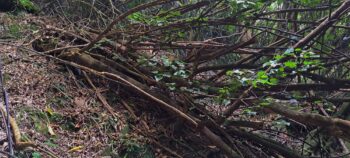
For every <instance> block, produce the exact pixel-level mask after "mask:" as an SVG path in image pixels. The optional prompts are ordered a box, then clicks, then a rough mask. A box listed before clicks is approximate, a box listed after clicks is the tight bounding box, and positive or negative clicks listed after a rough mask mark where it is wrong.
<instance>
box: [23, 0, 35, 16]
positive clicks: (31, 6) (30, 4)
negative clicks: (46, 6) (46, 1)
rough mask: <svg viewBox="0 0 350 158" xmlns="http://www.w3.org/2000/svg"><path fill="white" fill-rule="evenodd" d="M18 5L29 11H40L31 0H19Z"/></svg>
mask: <svg viewBox="0 0 350 158" xmlns="http://www.w3.org/2000/svg"><path fill="white" fill-rule="evenodd" d="M18 5H19V7H21V8H23V9H25V10H27V11H29V12H32V13H36V12H38V11H39V7H38V6H36V5H35V4H34V3H33V2H31V1H30V0H18Z"/></svg>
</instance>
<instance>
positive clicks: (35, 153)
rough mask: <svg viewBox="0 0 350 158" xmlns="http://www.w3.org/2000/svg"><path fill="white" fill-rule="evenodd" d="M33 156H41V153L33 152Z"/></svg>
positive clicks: (38, 157)
mask: <svg viewBox="0 0 350 158" xmlns="http://www.w3.org/2000/svg"><path fill="white" fill-rule="evenodd" d="M32 157H33V158H41V154H40V153H38V152H33V153H32Z"/></svg>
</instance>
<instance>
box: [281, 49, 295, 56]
mask: <svg viewBox="0 0 350 158" xmlns="http://www.w3.org/2000/svg"><path fill="white" fill-rule="evenodd" d="M293 52H294V48H288V49H287V50H286V51H285V52H284V53H283V54H284V55H290V54H292V53H293Z"/></svg>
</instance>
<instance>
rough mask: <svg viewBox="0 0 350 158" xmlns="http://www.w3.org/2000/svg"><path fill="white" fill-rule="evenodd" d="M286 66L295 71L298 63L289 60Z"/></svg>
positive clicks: (285, 63)
mask: <svg viewBox="0 0 350 158" xmlns="http://www.w3.org/2000/svg"><path fill="white" fill-rule="evenodd" d="M284 66H286V67H288V68H291V69H293V68H296V67H297V63H296V62H294V61H290V60H289V61H286V62H284Z"/></svg>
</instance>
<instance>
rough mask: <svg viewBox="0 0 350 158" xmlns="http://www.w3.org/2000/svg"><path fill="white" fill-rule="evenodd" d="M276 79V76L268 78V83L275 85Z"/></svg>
mask: <svg viewBox="0 0 350 158" xmlns="http://www.w3.org/2000/svg"><path fill="white" fill-rule="evenodd" d="M277 83H278V79H277V78H270V83H269V84H270V85H277Z"/></svg>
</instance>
